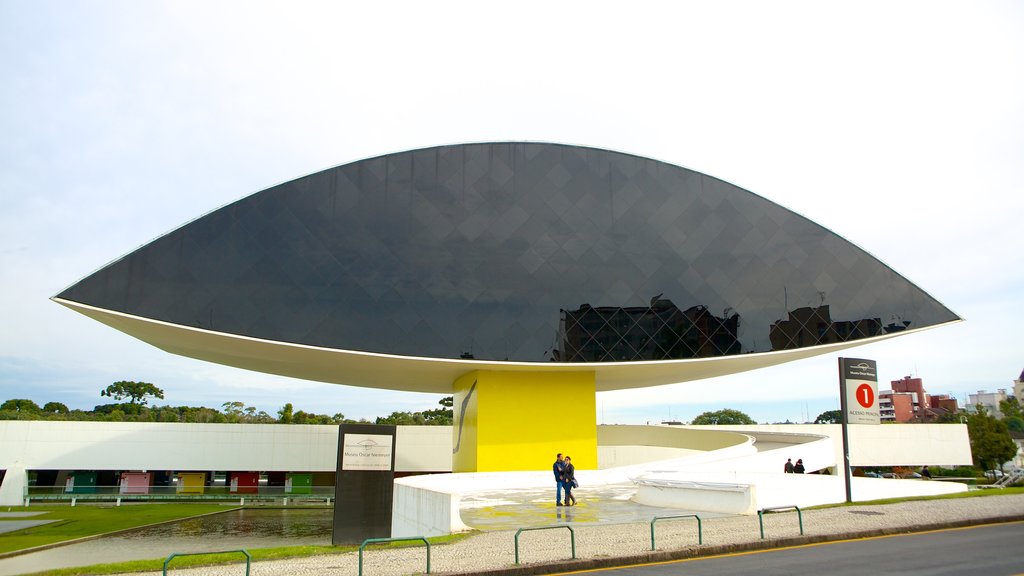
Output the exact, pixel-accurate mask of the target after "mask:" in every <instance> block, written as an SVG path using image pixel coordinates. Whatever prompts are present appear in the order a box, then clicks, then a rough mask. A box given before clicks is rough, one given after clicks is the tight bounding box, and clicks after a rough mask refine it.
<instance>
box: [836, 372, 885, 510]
mask: <svg viewBox="0 0 1024 576" xmlns="http://www.w3.org/2000/svg"><path fill="white" fill-rule="evenodd" d="M839 401H840V403H841V404H842V414H843V426H842V428H843V469H844V470H845V474H846V501H847V502H853V491H852V490H851V489H850V481H851V479H852V474H851V472H850V435H849V432H848V429H847V425H849V424H881V423H882V419H881V416H880V414H879V412H878V369H877V366H876V365H875V361H874V360H864V359H862V358H840V359H839Z"/></svg>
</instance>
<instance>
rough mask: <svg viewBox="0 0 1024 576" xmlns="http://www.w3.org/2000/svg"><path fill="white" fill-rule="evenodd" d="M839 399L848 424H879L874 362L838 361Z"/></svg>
mask: <svg viewBox="0 0 1024 576" xmlns="http://www.w3.org/2000/svg"><path fill="white" fill-rule="evenodd" d="M839 391H840V394H839V398H840V401H841V402H842V408H843V413H844V414H845V418H846V422H847V423H848V424H880V423H881V416H880V414H879V410H878V369H877V365H876V364H875V361H874V360H864V359H862V358H840V359H839Z"/></svg>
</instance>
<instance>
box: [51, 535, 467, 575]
mask: <svg viewBox="0 0 1024 576" xmlns="http://www.w3.org/2000/svg"><path fill="white" fill-rule="evenodd" d="M475 533H476V532H463V533H460V534H450V535H448V536H437V537H434V538H427V541H428V542H430V545H431V546H433V545H436V544H449V543H451V542H456V541H458V540H462V539H463V538H467V537H469V536H471V535H472V534H475ZM413 546H420V547H423V544H422V543H421V542H408V541H403V542H389V543H384V544H372V545H370V546H367V550H373V549H380V548H409V547H413ZM357 550H359V546H356V545H347V546H284V547H279V548H252V549H247V550H246V551H247V552H248V553H249V555H250V556H252V561H253V562H256V561H266V560H283V559H286V558H301V557H306V556H321V555H327V554H344V553H346V552H355V551H357ZM164 560H166V558H156V559H153V560H131V561H128V562H113V563H110V564H94V565H92V566H81V567H77V568H59V569H57V570H46V571H43V572H33V573H32V575H31V576H87V575H93V574H123V573H133V572H160V571H162V570H163V568H164ZM244 563H245V556H243V555H242V554H239V553H237V552H234V553H225V554H220V553H210V554H200V555H195V556H179V557H177V558H175V559H174V560H172V561H171V563H170V565H168V570H167V571H168V573H171V572H172V571H173V570H175V569H178V568H197V567H201V566H218V565H225V564H244Z"/></svg>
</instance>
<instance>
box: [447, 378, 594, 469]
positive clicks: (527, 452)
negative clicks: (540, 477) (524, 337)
mask: <svg viewBox="0 0 1024 576" xmlns="http://www.w3.org/2000/svg"><path fill="white" fill-rule="evenodd" d="M454 411H455V422H454V425H455V426H454V430H453V431H452V471H453V472H502V471H512V470H547V469H549V468H550V467H551V463H552V462H554V461H555V455H556V454H557V453H559V452H561V453H562V454H566V455H569V456H571V457H572V462H573V465H574V466H575V467H576V468H578V469H580V470H587V469H596V468H597V396H596V391H595V387H594V373H593V372H566V373H561V372H560V373H550V372H547V373H546V372H497V371H485V370H479V371H476V372H471V373H469V374H466V375H465V376H463V377H461V378H459V379H458V380H456V381H455V405H454Z"/></svg>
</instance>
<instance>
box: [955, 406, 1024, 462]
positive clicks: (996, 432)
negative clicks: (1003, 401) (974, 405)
mask: <svg viewBox="0 0 1024 576" xmlns="http://www.w3.org/2000/svg"><path fill="white" fill-rule="evenodd" d="M967 434H968V436H970V439H971V453H972V454H973V455H974V462H975V464H977V465H978V466H979V467H980V468H981V469H982V470H991V469H993V468H997V467H1000V466H1002V464H1003V462H1006V461H1007V460H1009V459H1011V458H1013V457H1014V455H1016V454H1017V444H1016V442H1014V441H1013V438H1011V437H1010V432H1009V430H1008V429H1007V427H1006V423H1005V422H1003V421H1002V420H998V419H996V418H994V417H992V416H989V415H988V414H986V413H985V412H977V413H975V414H971V415H970V416H969V417H968V418H967Z"/></svg>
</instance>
